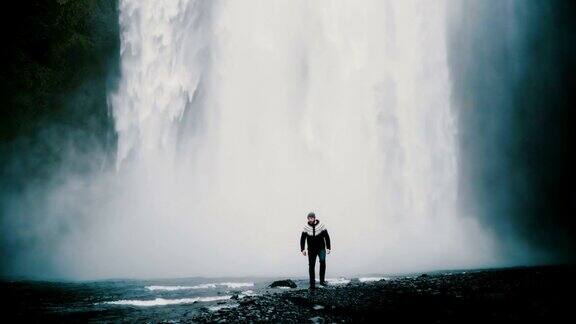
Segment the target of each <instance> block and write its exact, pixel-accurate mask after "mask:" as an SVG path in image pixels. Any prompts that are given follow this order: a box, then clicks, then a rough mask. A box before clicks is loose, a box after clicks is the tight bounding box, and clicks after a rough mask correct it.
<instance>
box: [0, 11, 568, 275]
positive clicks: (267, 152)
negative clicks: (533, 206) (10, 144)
mask: <svg viewBox="0 0 576 324" xmlns="http://www.w3.org/2000/svg"><path fill="white" fill-rule="evenodd" d="M505 4H506V5H503V4H502V2H498V3H493V4H485V5H478V6H480V7H482V8H477V7H475V6H474V5H471V4H470V3H464V2H462V3H458V5H454V3H453V2H434V3H432V2H426V1H403V2H394V1H389V2H388V1H363V2H362V3H361V5H360V4H359V3H358V2H352V1H350V2H347V1H344V2H333V1H319V2H310V1H277V2H270V1H249V2H242V3H240V2H232V1H229V2H228V1H162V2H160V1H141V0H140V1H138V0H123V1H119V18H118V19H119V25H120V35H119V38H120V48H119V51H120V54H119V55H120V72H119V78H118V80H117V83H115V86H114V88H112V89H109V90H108V91H107V93H106V95H107V107H106V110H107V112H108V113H109V115H108V116H109V122H110V126H111V127H113V129H114V134H115V137H114V140H115V145H114V146H112V147H101V146H99V145H92V144H93V143H95V142H94V141H91V140H89V139H86V140H82V141H83V144H84V145H81V147H83V150H82V153H81V154H79V153H78V145H76V146H66V145H64V143H66V139H62V138H60V137H56V138H55V139H51V138H50V137H46V138H45V139H44V140H46V141H49V142H50V143H52V145H56V146H61V147H62V150H61V151H62V153H61V154H62V162H60V163H59V164H58V165H57V166H55V167H54V168H52V169H51V172H50V174H49V176H47V177H46V178H45V179H39V180H36V181H28V182H27V183H26V185H25V187H24V188H23V189H22V190H19V191H3V196H2V200H1V201H2V226H1V229H2V236H3V237H2V242H3V243H2V247H3V248H2V250H3V252H2V253H3V259H4V260H3V268H2V269H3V272H4V273H3V274H4V275H7V276H25V277H34V278H65V279H101V278H119V277H122V278H157V277H187V276H188V277H189V276H209V277H214V276H304V275H306V269H307V259H306V258H304V257H302V255H301V254H300V251H299V247H298V239H299V236H300V232H301V229H302V226H303V225H304V222H305V219H306V215H307V214H308V212H310V211H313V212H315V213H316V215H317V217H318V218H319V219H320V220H322V221H323V222H325V224H326V226H327V229H328V231H329V233H330V236H331V238H332V245H333V251H332V253H331V254H330V256H329V258H328V261H327V262H328V276H329V277H335V276H340V275H342V276H350V275H359V274H370V273H404V272H411V271H427V270H438V269H455V268H479V267H497V266H510V265H526V264H534V263H546V262H555V261H558V260H565V256H566V255H567V254H566V253H564V252H562V251H560V252H554V253H553V252H552V251H558V248H559V247H566V246H568V243H569V242H570V239H571V238H570V235H571V232H564V234H563V237H565V239H564V240H563V241H561V242H550V241H545V242H544V243H545V244H544V243H541V241H537V240H536V241H535V240H531V239H529V238H530V237H532V236H533V235H531V234H530V233H534V235H538V237H553V236H555V234H556V233H558V230H557V228H558V224H561V222H560V220H562V219H563V218H561V216H557V217H556V218H554V219H552V220H550V221H549V222H548V224H549V226H548V227H547V228H546V229H544V230H542V231H540V232H539V229H538V227H537V226H531V227H523V225H522V224H525V223H529V222H530V221H526V218H523V217H522V216H521V215H524V214H526V212H525V211H526V210H527V209H530V206H527V205H526V204H524V203H522V201H520V202H518V200H517V199H518V196H517V195H516V194H518V192H529V193H530V195H531V196H529V197H525V198H524V199H526V200H531V199H536V200H538V197H540V192H541V189H542V188H541V187H538V186H535V185H534V184H535V182H534V181H531V180H530V178H528V180H526V178H523V177H522V174H520V175H517V176H516V177H515V176H514V175H515V174H516V173H514V172H510V170H511V169H510V168H509V166H510V163H512V162H511V160H510V159H508V158H507V156H508V154H509V153H508V152H510V141H514V139H516V138H517V136H518V135H517V134H521V133H520V131H519V130H518V129H514V128H509V127H508V126H509V125H510V124H513V123H514V121H515V120H516V119H515V118H514V117H513V115H512V114H513V113H514V111H515V109H517V108H515V107H518V106H515V105H514V100H513V98H516V95H517V93H516V90H515V89H516V88H515V85H516V84H517V83H518V82H519V81H518V80H519V78H520V77H519V75H523V73H525V72H523V71H526V70H527V69H528V68H529V67H530V66H531V65H530V58H531V56H530V55H531V54H530V52H529V51H527V50H526V45H525V44H526V41H525V39H528V36H527V35H534V33H535V30H538V27H537V26H536V25H535V24H537V23H536V22H534V21H533V20H530V19H529V17H532V16H531V15H534V16H538V15H539V13H540V12H541V8H539V7H537V6H531V5H521V4H519V3H517V2H505ZM499 6H504V7H505V8H500V7H499ZM481 9H482V10H481ZM503 9H504V10H503ZM519 12H520V13H523V14H520V15H519V14H518V13H519ZM512 18H514V19H515V20H514V19H512ZM510 19H512V20H510ZM536 20H537V19H536ZM497 23H501V24H502V28H503V29H504V30H509V29H510V32H509V33H495V32H486V31H484V29H482V28H483V26H487V25H488V26H499V25H498V24H497ZM535 26H536V27H535ZM493 28H497V27H493ZM530 37H531V36H530ZM543 37H545V36H543ZM477 39H480V40H482V42H472V41H470V42H469V43H467V42H466V41H465V40H477ZM464 45H467V46H468V47H466V46H464ZM475 46H479V47H480V49H477V48H476V47H475ZM572 48H573V47H572ZM482 50H486V51H488V53H496V54H494V55H495V57H496V58H494V59H493V60H491V59H492V56H490V55H487V54H485V53H486V52H483V51H482ZM508 51H512V53H520V54H518V57H514V58H512V59H510V62H508V61H506V62H505V63H499V61H498V60H499V58H500V57H501V56H506V54H501V53H508ZM516 58H517V59H516ZM508 63H510V64H508ZM494 64H495V65H497V66H500V65H498V64H503V65H504V66H505V69H504V70H498V72H493V71H492V70H491V69H490V68H489V67H492V66H493V65H494ZM487 67H488V68H487ZM506 69H509V70H506ZM555 72H557V71H555V70H551V71H549V74H548V75H549V76H550V78H553V77H554V76H555V75H556V74H555ZM493 73H494V74H493ZM482 76H484V77H485V78H486V80H488V81H485V80H484V79H482ZM478 80H480V81H478ZM493 80H497V83H496V85H494V83H491V82H492V81H493ZM495 89H498V92H496V93H494V92H493V91H494V90H495ZM526 91H529V90H526ZM487 93H490V95H487ZM483 98H490V99H489V100H491V101H490V102H488V103H487V104H485V103H484V102H482V101H481V100H482V99H483ZM544 104H545V103H544ZM484 105H489V106H490V107H491V108H490V109H491V110H488V111H486V110H481V111H479V110H478V109H473V108H474V107H478V106H484ZM535 114H540V116H543V113H542V112H540V113H538V112H535ZM551 114H552V113H551ZM487 125H488V126H487ZM533 129H534V128H530V132H532V130H533ZM53 133H54V134H58V130H55V131H53ZM69 136H70V137H73V136H74V133H71V134H70V135H69ZM95 136H96V135H95ZM564 136H566V135H565V134H561V135H559V137H560V138H561V139H562V138H564ZM64 137H65V138H66V136H64ZM542 145H544V146H546V145H545V144H542ZM515 147H516V146H515ZM488 148H489V149H490V150H488ZM487 152H488V153H487ZM30 155H31V156H32V158H31V159H34V158H38V159H42V156H41V154H33V153H30ZM110 156H112V158H110ZM28 158H30V157H28ZM522 161H525V159H524V160H523V159H521V158H520V159H518V160H514V163H517V165H519V166H520V167H519V168H518V170H526V169H525V168H522ZM557 161H560V162H558V163H564V161H565V160H564V159H563V158H562V157H559V158H558V159H557ZM12 165H18V163H17V162H16V163H15V164H12ZM74 166H80V167H74ZM550 167H551V168H552V167H553V165H552V166H550ZM533 168H534V169H535V170H543V169H542V168H541V167H539V166H535V167H533ZM512 170H516V169H515V168H514V169H512ZM4 172H5V173H6V172H7V171H4ZM10 172H13V173H17V172H18V171H17V170H14V169H12V171H10ZM519 172H521V171H519ZM560 174H561V172H560V171H559V172H558V175H560ZM486 179H499V180H498V181H500V183H497V184H495V185H490V186H486V185H483V184H484V183H485V181H489V180H486ZM5 192H10V195H8V194H4V193H5ZM548 202H549V201H548ZM542 204H543V205H545V204H546V202H542ZM502 215H506V216H502ZM527 217H529V216H527ZM530 217H531V218H530V219H544V218H545V216H542V215H536V216H530ZM544 223H546V222H544ZM526 228H527V229H526ZM523 229H525V230H523ZM527 231H528V232H529V234H526V232H527ZM523 233H524V234H523ZM566 250H567V249H566Z"/></svg>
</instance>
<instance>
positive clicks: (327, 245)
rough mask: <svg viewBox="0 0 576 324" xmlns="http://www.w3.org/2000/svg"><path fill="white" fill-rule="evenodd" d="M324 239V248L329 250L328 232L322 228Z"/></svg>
mask: <svg viewBox="0 0 576 324" xmlns="http://www.w3.org/2000/svg"><path fill="white" fill-rule="evenodd" d="M324 241H326V248H327V249H328V250H331V248H330V235H329V234H328V230H324Z"/></svg>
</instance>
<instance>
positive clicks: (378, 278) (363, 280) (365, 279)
mask: <svg viewBox="0 0 576 324" xmlns="http://www.w3.org/2000/svg"><path fill="white" fill-rule="evenodd" d="M382 279H384V280H389V279H388V278H385V277H362V278H358V280H359V281H360V282H371V281H379V280H382Z"/></svg>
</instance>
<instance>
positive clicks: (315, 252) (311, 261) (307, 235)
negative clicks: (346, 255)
mask: <svg viewBox="0 0 576 324" xmlns="http://www.w3.org/2000/svg"><path fill="white" fill-rule="evenodd" d="M307 218H308V222H307V223H306V225H304V228H303V229H302V235H301V236H300V251H301V252H302V254H303V255H306V252H308V273H309V275H310V289H314V288H316V281H315V279H314V272H315V267H316V256H318V259H319V260H320V285H322V286H326V285H327V284H326V281H325V274H326V253H328V254H329V253H330V236H329V235H328V230H327V229H326V226H325V225H324V223H321V222H320V220H319V219H316V215H315V214H314V213H309V214H308V216H307ZM306 242H308V251H306V250H305V249H304V243H306Z"/></svg>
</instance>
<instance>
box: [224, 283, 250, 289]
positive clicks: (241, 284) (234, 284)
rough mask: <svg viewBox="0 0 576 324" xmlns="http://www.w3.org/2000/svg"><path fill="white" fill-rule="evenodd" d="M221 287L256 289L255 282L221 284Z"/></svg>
mask: <svg viewBox="0 0 576 324" xmlns="http://www.w3.org/2000/svg"><path fill="white" fill-rule="evenodd" d="M219 285H222V286H227V287H228V288H240V287H254V283H253V282H221V283H219Z"/></svg>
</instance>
